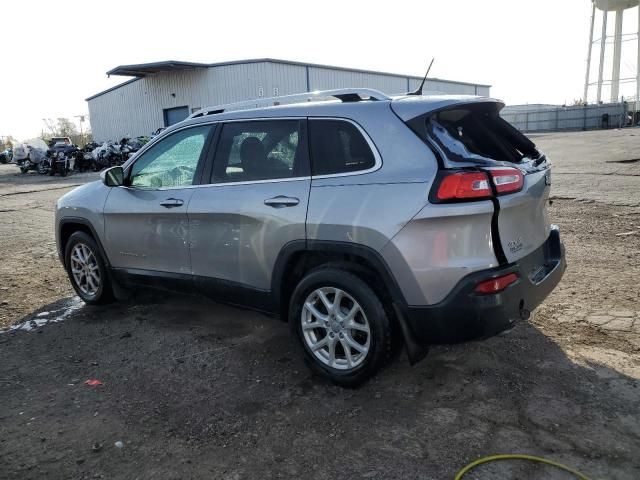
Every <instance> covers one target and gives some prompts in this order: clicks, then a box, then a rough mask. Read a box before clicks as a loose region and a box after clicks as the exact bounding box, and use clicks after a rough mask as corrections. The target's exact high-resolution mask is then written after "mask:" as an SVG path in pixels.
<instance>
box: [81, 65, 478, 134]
mask: <svg viewBox="0 0 640 480" xmlns="http://www.w3.org/2000/svg"><path fill="white" fill-rule="evenodd" d="M107 75H122V76H127V77H134V78H132V79H130V80H128V81H126V82H124V83H122V84H120V85H117V86H115V87H112V88H110V89H108V90H105V91H103V92H100V93H97V94H95V95H93V96H91V97H89V98H87V99H86V100H87V102H88V104H89V116H90V119H91V129H92V132H93V138H94V140H96V141H98V142H103V141H106V140H118V139H120V138H122V137H123V136H125V135H130V136H138V135H149V134H150V133H151V132H153V131H155V130H156V129H158V128H159V127H166V126H169V125H172V124H174V123H177V122H179V121H181V120H183V119H184V118H186V117H187V116H188V115H189V114H190V113H192V112H194V111H196V110H199V109H200V108H202V107H206V106H212V105H220V104H226V103H232V102H239V101H245V100H253V99H256V100H257V101H259V100H260V98H265V97H278V96H281V95H289V94H294V93H302V92H311V91H314V90H328V89H333V88H348V87H368V88H375V89H377V90H381V91H383V92H385V93H390V94H394V93H405V92H408V91H410V90H414V89H416V88H417V87H418V85H419V83H420V81H421V80H422V78H420V77H414V76H410V75H400V74H395V73H384V72H375V71H369V70H358V69H352V68H341V67H332V66H328V65H315V64H309V63H300V62H292V61H287V60H274V59H269V58H265V59H259V60H240V61H234V62H224V63H211V64H208V63H192V62H178V61H165V62H156V63H146V64H141V65H123V66H120V67H116V68H114V69H113V70H110V71H108V72H107ZM424 90H425V92H426V91H430V92H441V93H455V94H469V95H483V96H488V95H489V85H479V84H475V83H467V82H456V81H451V80H441V79H437V78H429V79H428V80H427V82H426V84H425V88H424Z"/></svg>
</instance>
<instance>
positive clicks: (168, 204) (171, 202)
mask: <svg viewBox="0 0 640 480" xmlns="http://www.w3.org/2000/svg"><path fill="white" fill-rule="evenodd" d="M160 205H162V206H163V207H165V208H175V207H181V206H182V205H184V201H183V200H180V199H179V198H167V199H166V200H164V201H162V202H160Z"/></svg>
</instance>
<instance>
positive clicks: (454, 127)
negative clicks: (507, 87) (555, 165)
mask: <svg viewBox="0 0 640 480" xmlns="http://www.w3.org/2000/svg"><path fill="white" fill-rule="evenodd" d="M498 112H499V104H493V103H491V104H475V105H463V106H458V107H454V108H449V109H447V110H442V111H440V112H437V113H435V114H434V115H431V116H429V117H427V120H426V122H427V131H428V132H429V135H430V136H431V138H432V139H433V140H434V141H435V143H436V144H437V145H438V146H439V147H440V148H441V149H442V150H443V151H444V153H445V154H446V155H447V157H448V159H449V160H451V161H454V162H456V161H458V162H469V161H472V162H478V163H487V162H491V161H496V160H497V161H503V162H512V163H520V162H522V160H523V159H524V158H531V159H535V158H537V157H538V156H539V155H540V154H539V152H538V151H537V150H536V147H535V145H534V144H533V142H531V140H529V139H528V138H527V137H525V136H524V135H523V134H522V133H520V132H519V131H518V130H517V129H516V128H514V127H513V126H512V125H511V124H510V123H508V122H507V121H506V120H504V119H503V118H501V117H500V115H499V114H498Z"/></svg>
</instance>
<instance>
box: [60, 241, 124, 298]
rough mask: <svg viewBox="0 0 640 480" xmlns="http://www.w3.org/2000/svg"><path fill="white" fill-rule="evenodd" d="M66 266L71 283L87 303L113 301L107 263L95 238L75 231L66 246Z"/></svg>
mask: <svg viewBox="0 0 640 480" xmlns="http://www.w3.org/2000/svg"><path fill="white" fill-rule="evenodd" d="M64 259H65V267H66V269H67V273H68V275H69V280H71V285H72V286H73V288H74V290H75V291H76V293H77V294H78V296H79V297H80V298H82V300H84V302H85V303H88V304H90V305H100V304H104V303H109V302H111V301H113V298H114V297H113V289H112V287H111V280H110V278H109V274H108V272H107V268H106V264H105V261H104V259H103V258H102V255H101V254H100V249H99V248H98V245H97V244H96V242H95V240H94V239H93V238H92V237H91V236H89V235H87V234H86V233H85V232H75V233H74V234H72V235H71V237H69V241H68V242H67V246H66V248H65V255H64Z"/></svg>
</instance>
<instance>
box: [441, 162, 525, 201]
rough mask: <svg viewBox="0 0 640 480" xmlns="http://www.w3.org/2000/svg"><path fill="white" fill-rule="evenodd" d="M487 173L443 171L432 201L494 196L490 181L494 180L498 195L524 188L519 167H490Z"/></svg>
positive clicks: (476, 198)
mask: <svg viewBox="0 0 640 480" xmlns="http://www.w3.org/2000/svg"><path fill="white" fill-rule="evenodd" d="M487 173H488V174H489V175H487ZM487 173H485V172H478V171H464V170H453V171H447V170H444V171H442V172H441V174H440V175H441V176H440V180H439V182H438V183H437V189H436V190H435V196H433V197H432V201H436V202H455V201H464V200H485V199H488V198H492V197H493V195H494V193H493V189H492V187H491V185H490V184H489V181H492V182H493V185H494V186H495V192H496V194H497V195H504V194H507V193H514V192H519V191H520V190H522V186H523V185H524V175H523V174H522V172H521V171H520V170H518V169H517V168H510V167H504V168H489V169H487ZM489 178H491V180H489ZM432 195H433V194H432ZM434 197H435V198H434Z"/></svg>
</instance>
